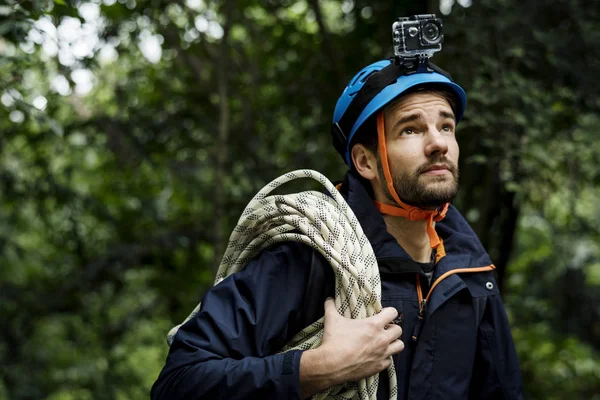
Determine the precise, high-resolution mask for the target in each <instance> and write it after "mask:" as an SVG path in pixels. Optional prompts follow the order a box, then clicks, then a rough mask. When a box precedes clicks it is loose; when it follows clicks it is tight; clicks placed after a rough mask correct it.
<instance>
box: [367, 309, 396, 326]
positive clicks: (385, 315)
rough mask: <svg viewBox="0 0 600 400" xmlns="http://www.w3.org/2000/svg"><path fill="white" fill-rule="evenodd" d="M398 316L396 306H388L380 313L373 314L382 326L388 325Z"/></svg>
mask: <svg viewBox="0 0 600 400" xmlns="http://www.w3.org/2000/svg"><path fill="white" fill-rule="evenodd" d="M397 316H398V310H396V309H395V308H394V307H386V308H383V309H382V310H381V311H380V312H379V314H377V315H374V316H372V317H371V318H373V319H375V320H376V321H377V322H379V323H380V324H381V326H382V327H384V326H386V325H387V324H389V323H390V322H392V321H393V320H394V319H395V318H396V317H397Z"/></svg>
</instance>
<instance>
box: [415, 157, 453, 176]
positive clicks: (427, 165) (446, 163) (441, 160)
mask: <svg viewBox="0 0 600 400" xmlns="http://www.w3.org/2000/svg"><path fill="white" fill-rule="evenodd" d="M434 165H443V166H444V167H446V168H447V169H448V171H450V172H451V173H452V175H456V172H457V171H458V166H457V165H456V164H454V163H453V162H452V161H450V160H448V159H447V158H446V157H443V158H438V159H435V160H430V161H429V162H427V163H425V164H423V165H422V166H420V167H419V168H418V169H417V171H416V173H417V174H422V173H423V172H426V171H427V170H429V169H430V168H431V167H433V166H434Z"/></svg>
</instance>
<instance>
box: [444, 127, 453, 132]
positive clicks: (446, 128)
mask: <svg viewBox="0 0 600 400" xmlns="http://www.w3.org/2000/svg"><path fill="white" fill-rule="evenodd" d="M442 130H443V131H446V132H452V131H453V130H454V127H453V126H452V125H444V126H442Z"/></svg>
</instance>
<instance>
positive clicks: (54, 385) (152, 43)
mask: <svg viewBox="0 0 600 400" xmlns="http://www.w3.org/2000/svg"><path fill="white" fill-rule="evenodd" d="M425 3H426V2H422V4H421V3H419V4H420V5H419V4H417V3H416V2H412V3H410V4H409V2H398V4H396V5H394V3H393V2H389V1H385V2H384V1H376V2H366V1H363V0H355V1H341V0H327V1H305V0H299V1H296V0H281V1H269V2H260V4H259V3H258V2H255V1H248V0H241V1H235V2H233V1H230V0H226V1H223V2H208V1H185V2H179V1H175V2H173V1H166V0H152V1H148V0H139V1H133V0H128V1H118V2H113V1H104V2H99V1H95V2H84V1H70V0H69V1H67V0H65V1H62V0H55V1H49V0H47V1H30V2H17V1H12V0H9V1H7V2H6V5H3V6H0V96H1V103H2V106H0V131H1V132H2V135H1V136H0V151H1V157H0V185H1V189H0V217H1V218H2V222H3V223H2V224H0V249H1V250H2V251H1V252H0V264H1V265H2V268H1V269H0V320H2V322H3V329H2V330H1V331H0V360H2V365H3V367H6V368H3V369H2V370H1V371H0V399H9V398H10V399H30V398H36V399H39V398H45V399H51V400H55V399H87V398H90V399H92V398H93V399H113V398H119V399H138V398H147V396H148V391H149V388H150V386H151V384H152V382H153V381H154V379H155V378H156V376H157V374H158V372H159V371H160V368H161V367H162V365H163V363H164V357H165V356H166V352H167V348H166V345H165V343H164V339H165V335H166V332H167V331H168V330H169V329H170V328H171V326H172V325H174V324H176V323H179V322H180V321H181V320H183V318H184V317H185V316H186V315H187V314H188V312H189V311H190V310H191V309H192V308H193V306H194V305H195V304H196V303H197V301H198V300H199V298H200V295H201V294H202V293H203V292H204V291H205V290H206V289H207V288H208V287H209V286H210V285H211V282H212V276H213V273H214V271H215V269H216V266H217V264H218V261H219V256H220V254H221V252H222V249H223V246H224V242H225V241H226V239H227V234H228V232H229V231H230V230H231V228H232V227H233V226H234V224H235V221H236V220H237V218H238V216H239V213H240V212H241V210H242V209H243V206H244V205H245V204H246V203H247V201H248V200H249V199H250V198H251V196H252V195H253V194H254V193H255V192H256V190H257V189H258V188H260V187H262V186H263V185H264V184H265V183H266V182H268V181H269V180H271V179H272V178H274V177H276V176H278V175H279V174H281V173H283V172H286V171H289V170H292V169H297V168H307V167H308V168H313V169H317V170H320V171H322V172H324V173H326V174H327V175H328V176H330V177H331V178H332V179H338V178H340V177H341V176H342V174H343V173H344V166H343V164H342V162H341V159H340V158H339V156H338V155H337V154H336V153H335V152H334V151H333V149H332V147H331V146H330V138H329V134H328V131H329V121H330V118H331V114H332V111H333V107H334V105H335V101H336V100H337V97H338V96H339V94H340V92H341V90H342V89H343V87H344V86H345V84H346V82H347V80H348V79H349V78H350V77H351V76H352V75H353V74H354V73H355V72H356V71H358V70H359V69H360V68H361V67H363V66H364V65H366V64H367V63H369V62H372V61H375V60H377V59H381V58H384V57H385V56H388V55H389V51H390V48H389V45H388V44H389V41H390V38H389V31H390V24H391V22H392V20H393V19H394V18H395V16H396V15H400V14H408V13H416V12H426V11H437V10H432V8H431V6H432V5H437V4H435V2H430V3H431V5H430V6H429V7H430V8H429V9H427V7H426V6H425ZM434 8H435V7H434ZM490 15H495V16H497V17H496V18H494V19H493V20H490V18H489V16H490ZM444 21H445V29H446V40H445V44H444V51H443V52H442V53H441V54H439V55H436V60H435V61H436V63H438V64H439V65H441V66H443V67H444V68H446V69H448V70H449V71H450V72H451V73H452V74H453V76H454V78H455V79H456V81H458V82H459V83H460V84H461V85H463V86H464V87H465V89H466V90H467V93H468V97H469V106H468V110H467V115H466V118H465V120H464V121H463V122H461V124H460V126H459V130H458V135H459V141H460V145H461V151H462V158H461V165H460V168H461V185H462V186H461V193H460V195H459V197H458V198H457V201H456V203H457V205H458V206H459V208H460V209H461V210H463V212H464V213H465V215H466V216H467V217H468V219H469V221H470V222H471V223H472V225H473V227H474V228H475V230H476V231H477V233H478V234H479V236H480V238H481V239H482V242H483V243H484V245H485V246H486V248H488V250H489V252H490V254H491V255H492V258H493V259H494V261H495V263H496V265H497V267H498V271H499V280H500V282H501V284H502V286H503V291H504V292H505V301H506V304H507V308H508V311H509V316H510V318H511V321H512V323H513V327H514V329H513V334H514V337H515V341H516V345H517V350H518V352H519V357H520V359H521V361H522V367H523V374H524V381H525V384H526V390H527V392H528V398H530V399H554V398H556V399H558V398H565V397H568V396H575V397H576V398H586V399H595V398H598V393H600V385H599V384H598V382H600V371H599V369H600V364H599V362H598V359H599V356H598V352H599V349H600V323H599V322H598V321H600V315H599V313H600V311H599V310H598V308H597V307H596V306H595V305H596V304H598V301H599V300H600V299H599V295H598V293H600V292H599V291H598V286H599V285H600V267H599V265H600V246H598V243H600V241H599V239H600V232H599V228H598V227H599V226H600V210H599V209H598V207H597V205H596V204H597V200H596V199H597V198H598V195H599V187H598V183H599V182H600V175H599V173H598V168H597V167H596V166H597V165H598V164H599V163H600V142H599V141H598V140H597V134H598V128H597V127H598V126H600V115H599V113H598V109H599V107H600V102H599V100H598V96H597V93H598V89H599V88H598V83H597V74H598V71H600V63H599V58H598V53H597V51H595V48H597V44H598V43H600V37H599V31H598V29H597V26H598V21H600V7H599V6H598V4H595V3H594V4H591V3H589V2H585V1H582V0H579V1H568V2H566V1H556V2H552V6H548V7H543V8H540V4H539V2H536V1H533V0H526V1H516V0H503V1H500V2H498V1H494V2H492V1H488V0H482V1H476V2H474V4H473V6H472V7H469V8H461V7H459V6H458V5H455V7H454V8H453V10H452V14H451V15H449V16H447V17H445V20H444ZM56 27H61V28H60V29H59V30H58V31H57V30H56ZM86 32H87V33H86ZM90 32H91V33H90ZM85 34H89V37H88V39H86V40H87V42H86V41H85V40H84V41H83V42H81V41H78V40H79V39H81V38H82V37H84V36H85ZM53 43H54V44H53ZM86 43H87V44H86ZM57 45H58V47H56V46H57ZM85 45H89V46H90V48H89V49H87V50H88V51H84V50H85V48H84V47H81V46H85ZM53 46H54V47H53ZM78 46H79V47H78ZM82 49H83V50H82ZM149 49H150V50H153V52H152V51H150V50H149ZM86 85H87V86H91V90H89V91H88V89H90V88H89V87H88V88H86ZM295 189H296V188H295ZM594 396H596V397H594Z"/></svg>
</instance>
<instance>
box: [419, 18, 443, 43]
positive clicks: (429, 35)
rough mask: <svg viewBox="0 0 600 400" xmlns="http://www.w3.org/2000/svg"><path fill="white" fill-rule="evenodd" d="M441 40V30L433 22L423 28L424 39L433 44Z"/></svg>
mask: <svg viewBox="0 0 600 400" xmlns="http://www.w3.org/2000/svg"><path fill="white" fill-rule="evenodd" d="M439 38H440V28H439V27H438V26H437V25H436V24H434V23H433V22H429V23H428V24H426V25H425V26H424V27H423V39H425V40H426V41H427V42H429V43H433V42H435V41H437V40H438V39H439Z"/></svg>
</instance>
